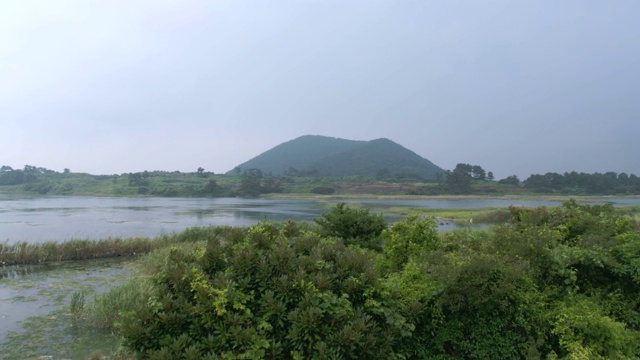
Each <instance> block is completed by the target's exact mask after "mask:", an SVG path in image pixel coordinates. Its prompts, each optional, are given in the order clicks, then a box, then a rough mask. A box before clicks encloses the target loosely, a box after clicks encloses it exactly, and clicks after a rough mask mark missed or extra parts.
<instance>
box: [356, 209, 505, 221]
mask: <svg viewBox="0 0 640 360" xmlns="http://www.w3.org/2000/svg"><path fill="white" fill-rule="evenodd" d="M350 205H351V204H350ZM375 211H381V212H382V214H383V215H384V216H395V217H402V216H406V215H407V214H409V213H411V214H418V215H421V216H426V217H431V218H433V219H435V220H436V221H438V220H442V221H451V222H462V223H469V222H473V223H477V224H502V223H505V222H507V221H508V220H509V217H510V214H509V209H508V208H503V207H490V208H477V209H468V208H460V209H459V208H452V209H436V208H414V207H408V206H394V207H390V208H388V209H384V208H376V209H375Z"/></svg>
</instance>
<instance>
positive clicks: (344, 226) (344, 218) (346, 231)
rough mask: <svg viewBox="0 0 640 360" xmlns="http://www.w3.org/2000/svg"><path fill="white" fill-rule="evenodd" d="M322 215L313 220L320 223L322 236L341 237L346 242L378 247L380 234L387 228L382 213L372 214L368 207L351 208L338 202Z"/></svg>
mask: <svg viewBox="0 0 640 360" xmlns="http://www.w3.org/2000/svg"><path fill="white" fill-rule="evenodd" d="M322 216H323V218H317V219H314V221H315V222H316V223H317V224H318V225H320V228H321V230H320V233H321V234H322V235H323V236H328V237H337V238H341V239H343V240H344V241H345V242H346V243H347V244H354V245H360V246H362V247H365V248H370V249H376V250H379V249H380V247H381V244H382V243H381V240H380V234H382V231H383V230H384V229H386V228H387V223H386V222H385V220H384V218H383V217H382V215H379V214H378V215H373V214H370V213H369V209H352V208H350V207H348V206H346V205H345V204H344V203H340V204H337V205H336V206H335V207H334V208H333V209H332V210H331V212H328V213H324V214H322Z"/></svg>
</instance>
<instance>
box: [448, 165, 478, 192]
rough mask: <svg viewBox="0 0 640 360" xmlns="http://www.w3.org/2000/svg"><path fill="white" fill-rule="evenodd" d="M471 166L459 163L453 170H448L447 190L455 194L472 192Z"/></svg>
mask: <svg viewBox="0 0 640 360" xmlns="http://www.w3.org/2000/svg"><path fill="white" fill-rule="evenodd" d="M470 169H471V166H470V165H468V164H458V165H457V166H456V168H455V169H454V170H453V171H448V172H447V180H446V184H447V190H448V191H449V192H451V193H453V194H468V193H470V192H471V180H472V178H471V175H470V174H469V172H470Z"/></svg>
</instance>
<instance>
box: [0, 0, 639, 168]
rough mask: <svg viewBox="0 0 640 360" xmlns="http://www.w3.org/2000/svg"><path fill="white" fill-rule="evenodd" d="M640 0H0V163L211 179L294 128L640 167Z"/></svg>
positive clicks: (575, 164)
mask: <svg viewBox="0 0 640 360" xmlns="http://www.w3.org/2000/svg"><path fill="white" fill-rule="evenodd" d="M639 14H640V1H638V0H628V1H622V0H620V1H618V0H611V1H599V0H581V1H574V0H562V1H558V0H548V1H545V0H532V1H526V0H503V1H499V0H495V1H491V0H483V1H478V0H468V1H455V0H446V1H443V0H438V1H429V0H417V1H402V0H387V1H377V0H360V1H357V0H353V1H351V0H336V1H331V0H317V1H314V0H291V1H280V0H269V1H262V0H255V1H242V0H233V1H214V0H207V1H204V0H202V1H195V0H194V1H190V0H175V1H169V0H167V1H161V0H122V1H120V0H116V1H114V0H110V1H91V0H77V1H73V0H69V1H64V0H42V1H31V0H2V1H0V165H10V166H13V167H14V168H22V167H23V166H24V165H25V164H29V165H35V166H42V167H46V168H50V169H53V170H57V171H62V169H63V168H65V167H66V168H70V169H71V170H72V171H77V172H89V173H93V174H113V173H123V172H131V171H142V170H168V171H173V170H180V171H195V170H196V169H197V168H198V167H199V166H202V167H204V168H205V169H206V170H208V171H214V172H216V173H220V172H225V171H227V170H230V169H232V168H233V167H234V166H236V165H238V164H240V163H242V162H244V161H246V160H248V159H250V158H252V157H254V156H256V155H258V154H260V153H262V152H264V151H266V150H268V149H270V148H272V147H273V146H275V145H278V144H280V143H282V142H284V141H287V140H291V139H293V138H296V137H298V136H301V135H306V134H314V135H326V136H334V137H340V138H346V139H353V140H371V139H376V138H381V137H386V138H389V139H391V140H393V141H395V142H397V143H399V144H401V145H403V146H405V147H407V148H408V149H410V150H413V151H414V152H416V153H418V154H419V155H421V156H423V157H425V158H427V159H429V160H431V161H433V162H434V163H435V164H437V165H439V166H441V167H443V168H445V169H452V168H454V167H455V165H456V164H457V163H460V162H463V163H471V164H477V165H481V166H482V167H483V168H485V169H486V170H488V171H493V172H494V174H495V175H496V177H497V178H503V177H506V176H508V175H511V174H517V175H518V176H520V177H521V178H526V177H528V176H529V175H530V174H532V173H545V172H551V171H555V172H561V173H562V172H565V171H571V170H576V171H584V172H606V171H615V172H627V173H635V174H638V175H640V141H639V140H638V139H639V138H640V20H638V19H639Z"/></svg>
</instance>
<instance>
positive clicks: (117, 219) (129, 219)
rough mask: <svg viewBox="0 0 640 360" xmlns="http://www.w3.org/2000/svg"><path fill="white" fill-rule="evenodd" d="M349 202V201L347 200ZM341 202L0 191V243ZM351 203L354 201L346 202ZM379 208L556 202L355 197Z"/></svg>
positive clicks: (234, 221)
mask: <svg viewBox="0 0 640 360" xmlns="http://www.w3.org/2000/svg"><path fill="white" fill-rule="evenodd" d="M342 201H344V200H342ZM607 201H610V202H613V203H614V204H618V205H640V199H615V198H611V199H607ZM336 202H338V201H337V200H336V201H333V202H325V201H317V200H313V199H298V200H282V199H240V198H218V199H197V198H196V199H194V198H106V197H39V198H16V197H9V196H4V197H3V196H0V242H5V241H8V242H15V241H29V242H43V241H64V240H67V239H72V238H76V239H99V238H106V237H133V236H149V237H152V236H157V235H162V234H167V233H172V232H177V231H182V230H184V229H186V228H188V227H193V226H209V225H231V226H246V225H252V224H255V223H256V222H258V221H260V220H262V219H268V220H272V221H281V220H286V219H292V220H312V219H313V218H315V217H319V216H321V215H322V213H323V212H325V211H327V210H329V209H330V207H331V206H332V205H334V204H335V203H336ZM346 202H349V201H346ZM351 202H358V203H361V204H363V205H364V206H366V207H369V208H371V209H372V210H373V211H375V209H379V208H384V207H389V206H410V207H418V208H420V207H425V208H444V209H446V208H482V207H507V206H509V205H521V206H541V205H545V206H557V205H559V204H560V203H559V202H552V201H540V200H526V201H523V200H502V199H460V200H443V199H437V200H354V201H351Z"/></svg>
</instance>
